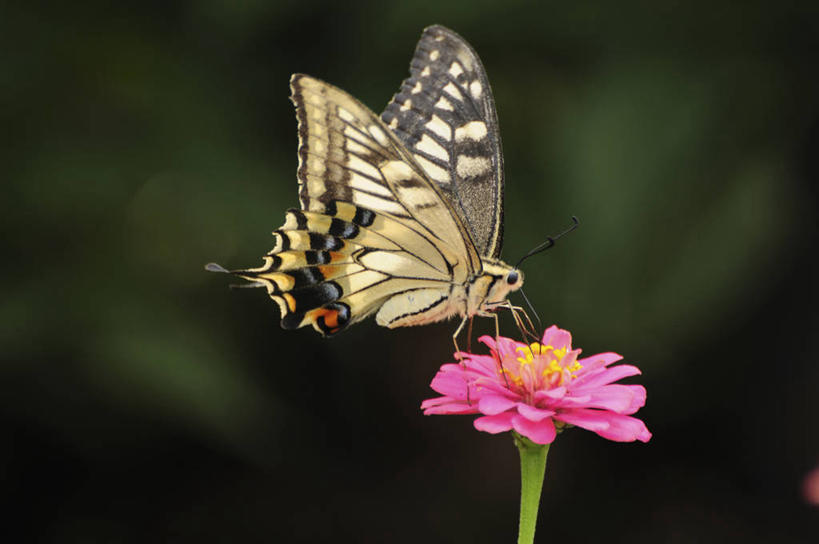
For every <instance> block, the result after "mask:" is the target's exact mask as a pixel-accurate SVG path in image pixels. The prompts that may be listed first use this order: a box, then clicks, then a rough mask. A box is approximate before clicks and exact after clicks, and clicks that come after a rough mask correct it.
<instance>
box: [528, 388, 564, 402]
mask: <svg viewBox="0 0 819 544" xmlns="http://www.w3.org/2000/svg"><path fill="white" fill-rule="evenodd" d="M564 396H566V386H564V385H561V386H560V387H555V388H554V389H541V390H539V391H535V402H538V401H541V400H553V399H562V398H563V397H564Z"/></svg>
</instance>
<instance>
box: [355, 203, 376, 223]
mask: <svg viewBox="0 0 819 544" xmlns="http://www.w3.org/2000/svg"><path fill="white" fill-rule="evenodd" d="M373 221H375V212H373V211H371V210H368V209H366V208H362V207H361V206H356V208H355V217H353V223H355V224H356V225H360V226H362V227H369V226H370V225H372V224H373Z"/></svg>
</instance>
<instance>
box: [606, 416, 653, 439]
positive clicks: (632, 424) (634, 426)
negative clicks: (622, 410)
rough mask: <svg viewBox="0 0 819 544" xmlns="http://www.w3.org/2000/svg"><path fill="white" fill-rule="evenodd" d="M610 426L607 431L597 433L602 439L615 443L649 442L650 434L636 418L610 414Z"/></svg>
mask: <svg viewBox="0 0 819 544" xmlns="http://www.w3.org/2000/svg"><path fill="white" fill-rule="evenodd" d="M610 417H611V421H610V422H609V423H610V426H609V428H608V429H607V430H605V431H604V432H601V433H597V434H599V435H600V436H602V437H603V438H608V439H609V440H614V441H616V442H633V441H635V440H639V441H640V442H648V441H649V440H651V432H649V430H648V428H646V425H645V423H643V422H642V421H641V420H639V419H637V418H636V417H631V416H623V415H620V414H611V415H610Z"/></svg>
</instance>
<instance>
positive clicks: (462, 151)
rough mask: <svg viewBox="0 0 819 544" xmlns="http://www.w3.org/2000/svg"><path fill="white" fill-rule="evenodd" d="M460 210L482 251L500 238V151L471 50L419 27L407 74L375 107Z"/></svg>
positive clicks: (486, 253)
mask: <svg viewBox="0 0 819 544" xmlns="http://www.w3.org/2000/svg"><path fill="white" fill-rule="evenodd" d="M381 118H382V119H383V121H384V122H385V123H386V124H387V126H389V127H390V129H391V130H392V131H393V133H394V134H395V135H397V136H398V138H399V139H400V140H401V141H402V142H403V143H404V145H405V146H406V148H407V150H409V151H410V152H411V153H412V154H413V158H414V159H415V161H416V163H417V164H419V165H420V166H421V167H422V168H423V169H424V171H425V173H426V175H427V177H429V178H430V179H431V180H433V181H434V182H435V183H436V184H437V186H438V187H439V188H440V189H441V191H442V193H443V194H444V196H445V197H446V198H447V200H448V201H449V203H450V204H451V206H452V207H453V208H454V209H455V210H456V211H457V213H459V214H460V215H461V217H462V218H463V220H464V222H465V223H466V226H467V229H468V231H469V234H470V236H471V239H472V241H473V243H474V244H475V246H476V248H477V251H478V252H479V253H480V255H481V256H483V257H491V258H497V257H498V256H499V255H500V251H501V245H502V242H503V230H502V229H503V156H502V154H501V143H500V135H499V133H498V120H497V114H496V113H495V104H494V100H493V98H492V91H491V89H490V87H489V81H488V80H487V77H486V73H485V71H484V68H483V66H482V65H481V61H480V60H479V59H478V55H477V54H476V53H475V51H474V50H473V49H472V48H471V47H470V46H469V44H468V43H466V41H465V40H464V39H463V38H461V37H460V36H458V35H457V34H455V33H454V32H452V31H451V30H449V29H447V28H444V27H441V26H431V27H429V28H427V29H426V30H424V33H423V35H422V36H421V40H420V41H419V42H418V45H417V47H416V49H415V55H414V56H413V59H412V62H411V64H410V77H409V78H407V79H406V80H404V82H403V84H402V85H401V88H400V90H399V91H398V93H397V94H396V95H395V96H394V97H393V99H392V101H391V102H390V103H389V104H388V105H387V108H386V110H385V111H384V113H383V114H382V115H381Z"/></svg>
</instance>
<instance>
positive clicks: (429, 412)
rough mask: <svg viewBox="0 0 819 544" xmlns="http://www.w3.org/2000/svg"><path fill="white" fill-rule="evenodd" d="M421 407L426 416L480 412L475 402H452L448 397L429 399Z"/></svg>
mask: <svg viewBox="0 0 819 544" xmlns="http://www.w3.org/2000/svg"><path fill="white" fill-rule="evenodd" d="M421 409H422V410H423V411H424V415H425V416H433V415H447V414H477V413H478V410H477V408H476V406H475V404H472V405H469V404H468V403H466V402H463V401H456V402H451V399H448V398H447V397H440V398H437V399H427V400H425V401H424V402H422V403H421Z"/></svg>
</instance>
